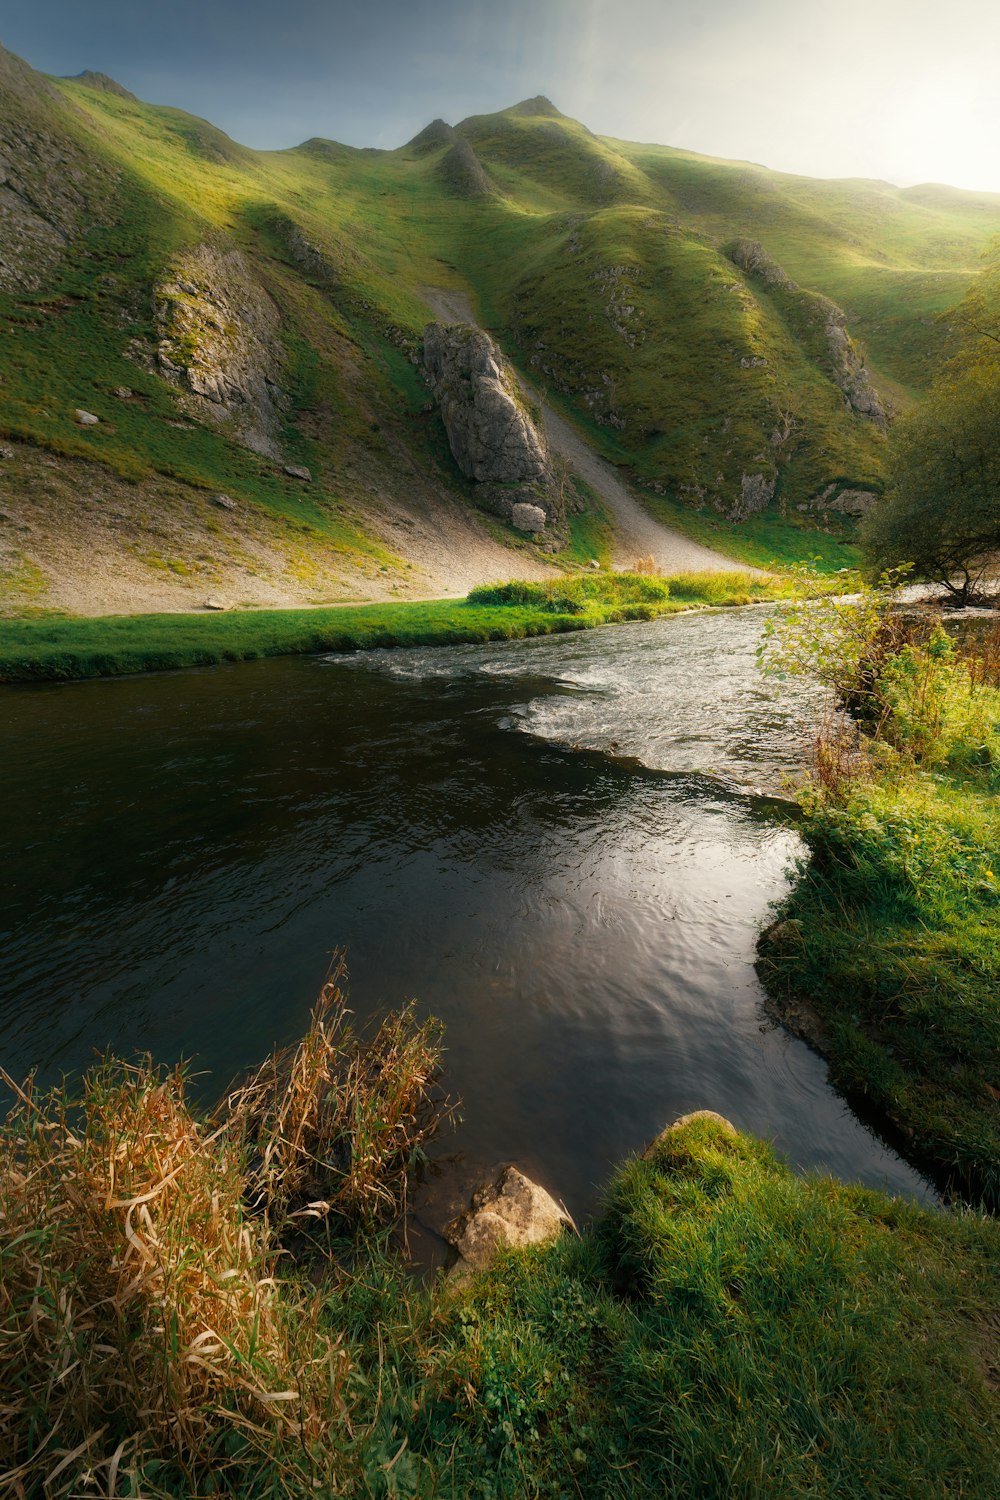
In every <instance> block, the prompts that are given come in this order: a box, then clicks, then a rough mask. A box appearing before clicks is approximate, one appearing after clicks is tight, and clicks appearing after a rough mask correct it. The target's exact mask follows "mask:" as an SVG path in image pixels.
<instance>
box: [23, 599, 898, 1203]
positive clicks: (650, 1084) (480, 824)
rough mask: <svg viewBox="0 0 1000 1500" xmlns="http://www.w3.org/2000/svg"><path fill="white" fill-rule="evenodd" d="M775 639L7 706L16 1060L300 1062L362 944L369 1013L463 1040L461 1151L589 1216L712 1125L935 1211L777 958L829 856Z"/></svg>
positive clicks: (679, 629) (131, 685)
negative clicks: (794, 1019) (785, 1020)
mask: <svg viewBox="0 0 1000 1500" xmlns="http://www.w3.org/2000/svg"><path fill="white" fill-rule="evenodd" d="M760 625H761V618H760V614H759V612H757V611H751V610H747V611H739V612H733V613H729V614H725V615H709V616H699V617H690V618H683V617H682V618H680V619H677V620H671V621H664V622H662V623H660V624H657V625H654V626H649V625H644V626H634V627H621V628H618V629H615V630H608V631H601V632H593V633H587V634H586V635H580V636H573V637H560V638H556V639H551V640H544V641H538V642H522V643H513V644H505V645H500V646H490V647H469V648H455V649H449V650H444V651H437V652H420V651H414V652H398V653H374V654H371V655H370V656H368V657H366V658H364V659H360V658H354V659H344V660H332V661H326V662H321V661H318V660H287V661H274V662H266V663H253V664H248V665H244V666H240V667H232V668H220V669H213V670H210V671H204V672H191V673H183V674H175V675H171V676H166V677H155V678H152V677H151V678H144V679H125V680H121V681H112V682H106V683H93V684H82V685H75V686H68V687H63V688H58V689H41V690H25V691H16V692H10V693H8V694H7V695H6V696H5V698H4V704H5V708H6V710H7V712H6V714H5V716H4V721H3V724H2V727H0V757H2V759H0V765H2V766H3V767H4V768H5V769H4V773H3V774H4V780H5V787H4V806H5V808H6V809H7V810H8V812H7V816H6V818H5V820H4V826H3V830H2V834H0V840H2V847H0V859H2V862H3V866H4V867H5V868H7V869H9V870H11V871H12V872H13V881H12V887H11V889H10V891H9V894H8V896H7V898H6V899H5V901H4V908H3V909H4V916H3V925H4V929H5V930H4V934H3V958H2V960H0V964H2V969H0V979H2V996H3V998H2V1001H0V1038H2V1050H0V1056H2V1059H3V1062H4V1065H5V1066H7V1067H8V1068H9V1069H10V1070H11V1071H13V1072H15V1073H18V1072H22V1071H24V1070H25V1069H26V1068H28V1067H30V1066H33V1065H36V1064H37V1065H39V1066H40V1067H41V1068H42V1070H43V1071H44V1072H46V1073H47V1074H49V1075H51V1074H52V1073H54V1072H57V1071H58V1070H60V1069H62V1068H75V1067H78V1066H80V1065H81V1064H82V1063H83V1062H85V1061H86V1060H87V1059H88V1057H89V1056H90V1055H91V1054H92V1052H93V1050H94V1049H95V1048H96V1049H103V1048H105V1047H108V1046H111V1047H114V1048H116V1049H119V1050H121V1049H126V1050H127V1049H133V1048H141V1049H148V1050H150V1051H152V1052H153V1053H154V1055H156V1056H157V1057H161V1058H165V1059H173V1058H174V1057H176V1056H177V1055H179V1054H187V1055H193V1056H195V1057H196V1059H197V1062H198V1065H199V1066H204V1067H207V1068H210V1069H211V1070H212V1073H213V1075H214V1076H215V1078H216V1079H217V1080H218V1082H219V1084H220V1085H221V1083H222V1082H223V1081H224V1080H225V1079H226V1078H228V1076H229V1075H231V1074H232V1073H233V1072H235V1071H237V1070H238V1069H240V1068H242V1067H245V1066H249V1065H251V1064H252V1063H253V1062H255V1061H256V1060H257V1059H258V1058H259V1057H260V1055H261V1054H262V1053H263V1052H264V1051H265V1050H266V1049H267V1048H268V1047H269V1046H270V1045H271V1044H272V1043H273V1042H275V1041H279V1042H283V1041H287V1040H290V1039H292V1038H294V1037H295V1036H296V1035H297V1034H298V1033H299V1032H300V1031H301V1029H302V1026H303V1023H304V1020H305V1017H306V1015H307V1013H308V1008H309V1004H310V1003H311V1000H312V998H313V996H314V994H315V991H316V989H317V988H318V985H319V983H320V982H321V980H322V977H323V974H324V972H325V968H326V963H327V955H328V953H329V951H330V949H331V948H333V947H334V946H336V945H339V944H345V945H346V946H347V947H348V949H349V956H350V967H351V973H352V998H353V1002H354V1005H355V1008H356V1009H357V1011H358V1012H359V1013H360V1014H361V1015H365V1014H368V1013H370V1012H372V1011H374V1010H376V1009H377V1008H378V1007H380V1006H382V1005H386V1004H393V1003H396V1002H398V1001H399V1000H400V999H402V998H403V997H405V996H409V995H411V994H416V995H417V996H419V998H420V1001H421V1004H422V1005H423V1006H425V1007H426V1008H427V1009H429V1010H432V1011H434V1012H435V1013H436V1014H438V1015H439V1016H441V1017H442V1019H443V1020H444V1021H445V1023H446V1026H447V1042H448V1048H449V1054H448V1066H449V1074H450V1078H451V1081H452V1084H453V1086H454V1087H455V1088H456V1089H457V1090H458V1091H459V1092H460V1093H461V1094H462V1095H463V1097H464V1099H465V1101H466V1102H465V1111H464V1113H465V1124H464V1126H463V1131H462V1135H461V1137H460V1142H461V1144H462V1145H463V1147H464V1148H465V1149H466V1150H467V1151H469V1152H470V1153H471V1154H473V1155H475V1156H477V1157H479V1158H481V1159H484V1160H495V1159H498V1158H501V1157H515V1158H517V1159H519V1160H520V1161H521V1162H522V1164H523V1165H524V1166H525V1167H526V1168H527V1169H528V1170H534V1171H535V1172H536V1173H537V1174H538V1175H539V1176H540V1177H541V1178H542V1180H544V1181H546V1182H548V1183H549V1184H550V1185H552V1186H553V1187H554V1188H555V1189H556V1190H557V1191H558V1192H559V1194H560V1195H561V1196H562V1197H564V1198H565V1199H566V1201H567V1203H568V1204H569V1206H570V1207H571V1208H572V1209H573V1210H574V1211H575V1212H581V1211H585V1210H586V1209H587V1208H588V1207H589V1206H591V1205H592V1203H593V1201H594V1195H595V1190H596V1186H597V1184H599V1183H600V1182H601V1181H602V1180H603V1178H604V1177H605V1176H606V1173H607V1170H608V1167H609V1165H610V1164H611V1163H612V1162H613V1161H614V1160H616V1159H617V1158H618V1157H620V1156H621V1155H622V1154H623V1153H624V1152H626V1151H628V1150H631V1149H635V1148H636V1147H637V1146H639V1145H640V1144H641V1143H642V1142H643V1141H644V1140H645V1139H646V1138H648V1136H649V1135H651V1134H652V1133H653V1132H655V1131H656V1130H657V1129H658V1128H659V1127H660V1125H662V1124H663V1123H664V1121H666V1120H667V1119H669V1118H671V1117H672V1116H673V1115H674V1114H676V1113H678V1112H680V1111H682V1110H686V1109H692V1108H698V1107H702V1106H706V1105H707V1106H710V1107H713V1108H717V1109H719V1110H721V1111H722V1112H723V1113H726V1114H728V1115H730V1116H731V1117H732V1118H733V1119H734V1120H735V1121H736V1122H737V1123H738V1124H740V1125H743V1126H745V1127H747V1128H749V1129H752V1130H755V1131H757V1132H759V1133H761V1134H763V1135H765V1136H773V1137H774V1138H776V1140H777V1141H778V1144H779V1145H780V1146H781V1147H782V1149H784V1150H785V1151H787V1152H788V1153H789V1154H790V1155H791V1156H792V1157H793V1159H794V1160H795V1161H797V1162H798V1163H800V1164H802V1165H809V1166H814V1165H815V1166H822V1167H828V1168H830V1169H832V1170H834V1171H837V1172H839V1173H840V1174H841V1175H844V1176H847V1177H856V1176H863V1177H864V1178H865V1180H867V1181H869V1182H881V1181H882V1180H886V1181H888V1182H889V1183H891V1184H892V1185H894V1186H896V1187H898V1188H901V1189H904V1190H909V1191H914V1190H917V1191H919V1188H920V1184H919V1182H918V1179H917V1178H916V1177H915V1176H914V1174H912V1173H911V1172H910V1171H909V1169H908V1168H906V1167H905V1166H903V1164H901V1163H900V1162H899V1161H898V1160H897V1159H896V1158H895V1157H894V1156H893V1155H892V1154H891V1153H889V1152H887V1151H885V1150H884V1149H883V1148H882V1147H881V1146H880V1145H879V1143H877V1142H876V1141H875V1140H874V1139H873V1138H872V1137H871V1136H870V1135H869V1134H868V1133H867V1132H866V1131H865V1130H864V1129H863V1128H862V1127H861V1126H860V1125H859V1124H858V1123H857V1122H856V1121H855V1120H854V1119H853V1117H852V1116H851V1115H850V1114H849V1112H848V1111H847V1110H846V1109H845V1107H844V1106H843V1105H842V1104H841V1103H840V1102H839V1101H838V1100H837V1098H836V1097H835V1096H834V1095H833V1094H832V1093H831V1092H830V1090H829V1088H828V1086H827V1084H826V1078H825V1069H824V1067H823V1065H822V1064H821V1063H820V1061H819V1060H818V1059H816V1058H815V1057H814V1056H812V1054H810V1053H809V1052H808V1051H807V1049H806V1048H805V1047H803V1046H802V1045H801V1044H800V1043H798V1042H795V1041H794V1040H792V1039H791V1038H788V1037H786V1036H785V1035H784V1034H783V1033H781V1032H776V1031H773V1030H769V1029H762V1025H761V1017H760V1009H759V1007H760V999H761V995H760V990H759V986H758V984H757V980H756V977H755V975H754V972H753V968H752V960H753V953H754V941H755V935H756V932H757V930H758V928H759V926H760V924H761V922H762V921H763V920H764V919H765V917H766V910H767V906H768V903H769V901H771V900H773V899H775V897H777V896H778V895H779V894H780V892H781V890H782V888H783V881H784V873H783V872H784V870H785V869H786V867H787V865H788V863H789V861H790V859H792V858H793V857H794V855H795V853H796V850H797V839H796V836H795V834H794V831H793V830H792V829H791V828H790V826H789V825H788V823H787V821H785V820H782V819H779V818H778V817H776V816H775V812H774V809H773V806H772V805H770V804H769V803H768V802H767V801H765V800H762V799H761V798H759V797H758V795H757V790H758V789H760V788H763V789H765V790H768V791H772V792H773V791H777V790H778V789H779V787H780V780H781V775H782V773H783V772H784V771H785V770H787V769H789V768H791V767H793V766H794V765H795V764H796V762H797V761H798V760H800V759H801V756H802V753H803V746H804V743H805V740H806V739H807V737H808V724H809V722H810V714H811V711H812V709H811V705H810V704H809V703H808V702H806V701H804V700H803V699H801V698H793V697H792V696H791V695H789V694H782V695H781V696H780V697H778V698H777V699H776V697H775V693H774V691H773V690H772V689H771V688H769V687H767V686H766V685H763V684H762V683H761V681H760V679H759V677H758V675H757V673H756V670H755V665H754V650H755V645H756V641H757V638H758V635H759V630H760Z"/></svg>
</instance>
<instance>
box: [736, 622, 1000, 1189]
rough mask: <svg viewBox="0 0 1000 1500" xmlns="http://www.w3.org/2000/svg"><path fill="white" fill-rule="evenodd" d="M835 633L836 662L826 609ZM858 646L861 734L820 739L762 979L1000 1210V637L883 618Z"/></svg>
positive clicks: (850, 1089) (875, 1100)
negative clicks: (973, 637)
mask: <svg viewBox="0 0 1000 1500" xmlns="http://www.w3.org/2000/svg"><path fill="white" fill-rule="evenodd" d="M824 608H825V609H827V610H829V606H824ZM825 636H826V645H825V647H824V650H825V651H826V652H827V657H826V661H827V663H828V664H829V662H830V661H832V660H834V659H835V658H836V657H837V653H838V650H840V647H838V645H837V637H836V629H835V626H834V625H833V624H832V623H831V621H830V620H829V619H828V620H827V624H826V631H825ZM842 644H843V642H842V641H841V646H842ZM852 650H853V652H854V655H853V660H851V661H847V662H846V670H845V662H844V659H843V655H842V656H841V663H840V667H839V668H838V669H837V674H835V675H838V674H839V678H840V680H839V682H835V683H834V685H835V686H837V687H838V689H839V690H840V692H841V696H842V697H846V698H847V701H849V702H851V703H852V705H853V707H854V709H855V711H856V713H857V715H858V718H859V721H860V724H861V726H862V731H863V732H862V735H861V738H860V741H859V742H858V743H857V744H850V743H847V742H845V741H844V740H843V739H842V738H841V739H838V738H836V737H828V738H827V739H826V740H825V742H823V743H821V745H820V753H819V763H818V768H817V774H816V776H815V778H814V780H813V782H812V784H811V785H810V786H809V787H808V788H807V789H806V790H805V792H804V793H803V796H802V799H801V800H802V804H803V809H804V812H805V821H804V824H803V827H802V833H803V837H804V838H805V841H806V843H807V845H808V847H809V849H810V852H811V856H812V858H811V860H810V862H809V863H808V865H806V866H804V867H803V868H802V869H801V870H800V872H799V875H798V879H797V881H796V883H795V887H794V889H793V891H792V894H791V896H790V897H789V899H788V901H787V902H786V903H785V905H784V907H783V909H782V911H781V913H780V918H779V921H778V922H777V923H776V924H775V925H774V926H773V927H772V928H771V929H770V930H769V931H768V932H767V933H765V935H764V938H763V939H762V943H761V972H762V975H763V977H764V980H765V982H766V984H767V986H768V989H769V991H770V993H771V995H772V997H773V1000H774V1004H775V1007H776V1009H777V1011H778V1012H779V1014H780V1015H781V1016H782V1018H783V1019H784V1020H786V1021H787V1022H788V1024H790V1025H791V1026H792V1027H793V1028H794V1029H797V1030H799V1031H800V1032H802V1033H803V1034H804V1035H806V1036H807V1037H808V1038H809V1039H810V1040H812V1041H813V1042H814V1043H815V1044H816V1045H817V1046H818V1047H819V1049H820V1050H821V1051H822V1052H823V1053H824V1054H825V1055H826V1056H827V1057H828V1058H829V1059H830V1062H831V1065H832V1069H833V1076H834V1079H835V1081H836V1082H837V1084H838V1086H839V1087H840V1088H841V1089H843V1090H844V1091H845V1092H847V1093H848V1094H852V1095H855V1096H858V1097H860V1098H861V1099H863V1100H864V1101H866V1103H867V1104H868V1106H869V1107H870V1108H871V1109H872V1110H873V1111H874V1112H875V1113H876V1115H877V1116H879V1117H881V1119H882V1120H883V1121H884V1122H886V1123H887V1124H888V1125H889V1126H890V1127H891V1130H893V1131H895V1132H896V1133H897V1135H898V1137H899V1139H900V1141H901V1144H902V1148H903V1149H904V1151H905V1152H906V1153H907V1154H909V1155H910V1156H911V1158H912V1159H913V1160H915V1161H916V1162H918V1163H919V1164H921V1165H923V1166H925V1167H928V1168H929V1169H930V1170H932V1171H933V1173H934V1175H935V1176H936V1177H937V1179H938V1180H939V1181H940V1182H941V1183H943V1184H945V1185H947V1186H949V1187H951V1188H953V1189H954V1190H955V1191H957V1192H959V1193H960V1194H962V1195H964V1196H967V1197H970V1198H972V1199H974V1200H978V1201H982V1202H984V1203H985V1204H987V1205H988V1206H989V1207H990V1208H992V1209H993V1210H996V1209H997V1208H1000V998H998V997H1000V925H998V914H1000V878H998V871H997V868H996V854H997V848H998V846H1000V803H998V799H997V793H998V791H1000V671H998V665H1000V658H998V653H997V638H996V637H994V638H993V639H992V640H981V641H980V642H979V644H976V643H975V642H971V643H969V644H968V645H966V646H964V647H959V648H956V646H955V645H953V643H952V642H951V641H950V640H949V638H948V636H946V635H945V633H944V632H943V630H942V629H941V628H940V626H938V627H936V628H934V629H930V628H929V627H925V628H923V629H920V628H918V627H912V626H903V625H901V624H899V623H898V622H897V623H895V624H894V623H893V621H892V620H891V619H890V618H889V617H887V616H882V618H881V619H877V618H876V617H875V616H874V615H873V616H872V618H871V620H870V621H869V624H868V625H864V626H862V628H861V631H860V634H859V635H858V636H857V637H856V639H855V646H854V647H853V648H852ZM848 654H850V653H848Z"/></svg>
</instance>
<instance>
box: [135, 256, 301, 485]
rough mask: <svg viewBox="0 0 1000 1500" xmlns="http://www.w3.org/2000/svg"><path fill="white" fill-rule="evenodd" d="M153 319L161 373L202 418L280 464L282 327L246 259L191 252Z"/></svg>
mask: <svg viewBox="0 0 1000 1500" xmlns="http://www.w3.org/2000/svg"><path fill="white" fill-rule="evenodd" d="M156 315H157V323H158V326H159V330H160V342H159V350H158V364H159V368H160V372H161V373H162V374H163V375H165V376H166V377H167V379H168V380H171V381H173V383H174V384H176V385H179V386H180V387H181V388H182V389H183V390H185V391H186V392H187V393H188V395H189V397H190V398H193V404H194V409H195V412H196V414H197V415H198V417H199V418H201V419H202V420H205V419H207V420H209V421H211V422H212V423H213V424H214V425H216V426H225V427H229V428H230V429H231V431H232V432H233V435H234V436H235V437H237V438H238V439H239V441H240V442H242V443H244V444H245V445H246V447H248V448H252V449H253V451H254V452H255V453H260V454H263V455H264V456H266V457H269V458H278V457H279V456H280V453H279V448H278V433H279V429H280V409H281V407H282V406H283V405H284V401H285V397H284V395H283V393H282V390H281V385H280V380H281V375H282V369H281V359H280V352H279V351H280V347H281V346H280V342H279V331H280V324H281V319H280V317H279V314H278V310H277V308H276V307H275V305H274V303H273V302H272V301H271V299H270V297H269V296H268V295H267V293H266V292H265V291H264V289H263V287H262V286H261V285H260V283H259V282H258V281H256V279H255V278H254V275H253V273H252V271H251V269H250V267H249V265H248V264H247V261H246V259H245V258H244V256H243V255H242V254H241V252H240V251H239V250H237V249H235V248H230V247H225V246H221V245H214V244H208V243H206V244H202V245H197V246H195V248H194V249H193V250H188V251H186V252H185V253H184V254H183V255H182V256H180V257H178V259H177V260H175V262H174V264H173V267H172V268H171V273H170V274H169V275H168V276H167V277H166V278H165V279H164V281H162V282H161V283H160V285H159V286H158V287H157V288H156Z"/></svg>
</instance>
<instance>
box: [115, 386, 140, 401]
mask: <svg viewBox="0 0 1000 1500" xmlns="http://www.w3.org/2000/svg"><path fill="white" fill-rule="evenodd" d="M114 394H115V396H116V397H117V398H118V400H119V401H131V400H132V397H133V396H134V395H135V391H133V390H131V389H130V388H129V387H128V386H127V385H116V386H115V390H114Z"/></svg>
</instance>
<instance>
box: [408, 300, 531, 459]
mask: <svg viewBox="0 0 1000 1500" xmlns="http://www.w3.org/2000/svg"><path fill="white" fill-rule="evenodd" d="M424 368H425V369H426V371H427V377H428V381H429V383H430V387H431V390H432V391H433V393H434V398H435V400H436V401H437V403H438V406H439V407H440V408H441V416H442V419H443V420H444V425H445V430H446V431H447V433H448V441H449V443H450V444H451V451H452V453H453V454H454V455H455V462H456V463H457V464H458V467H459V468H460V469H461V471H462V473H463V474H464V475H465V477H466V478H467V479H476V480H478V481H479V482H480V483H491V482H492V483H496V484H523V483H529V484H530V483H534V482H536V481H540V480H542V481H544V480H545V479H546V478H547V477H548V453H547V450H546V446H545V440H544V438H543V437H542V436H541V434H540V433H539V432H538V429H537V428H536V427H535V424H534V422H533V421H532V420H531V417H530V415H529V414H528V412H527V410H526V409H525V406H524V403H523V402H522V400H521V397H520V394H519V392H518V389H517V382H516V380H515V378H514V376H513V374H512V373H511V371H510V369H509V368H508V367H507V364H506V361H505V360H504V357H503V355H502V354H501V353H500V350H499V349H498V348H497V346H496V344H494V342H493V340H492V339H491V338H490V337H489V335H488V334H485V333H483V332H482V330H481V329H479V328H474V327H472V326H471V325H470V324H466V323H455V324H452V325H451V326H449V327H445V326H444V324H442V323H429V324H428V325H427V328H426V329H425V331H424Z"/></svg>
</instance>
